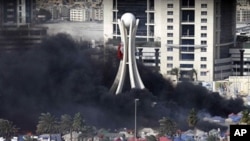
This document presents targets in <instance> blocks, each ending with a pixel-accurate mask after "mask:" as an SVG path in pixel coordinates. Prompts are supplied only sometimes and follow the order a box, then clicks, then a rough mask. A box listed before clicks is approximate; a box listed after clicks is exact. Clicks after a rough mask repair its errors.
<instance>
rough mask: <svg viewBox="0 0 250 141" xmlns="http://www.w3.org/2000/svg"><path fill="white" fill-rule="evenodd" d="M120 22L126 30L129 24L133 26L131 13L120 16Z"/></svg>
mask: <svg viewBox="0 0 250 141" xmlns="http://www.w3.org/2000/svg"><path fill="white" fill-rule="evenodd" d="M121 20H122V21H123V23H124V25H125V27H126V28H128V27H130V23H131V21H132V24H133V25H135V16H134V15H133V14H132V13H125V14H123V15H122V17H121Z"/></svg>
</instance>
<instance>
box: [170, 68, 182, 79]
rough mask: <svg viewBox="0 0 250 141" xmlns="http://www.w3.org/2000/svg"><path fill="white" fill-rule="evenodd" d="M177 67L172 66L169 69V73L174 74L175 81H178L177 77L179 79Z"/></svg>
mask: <svg viewBox="0 0 250 141" xmlns="http://www.w3.org/2000/svg"><path fill="white" fill-rule="evenodd" d="M179 73H180V72H179V69H178V68H173V69H172V70H171V75H175V76H176V81H177V82H178V79H179Z"/></svg>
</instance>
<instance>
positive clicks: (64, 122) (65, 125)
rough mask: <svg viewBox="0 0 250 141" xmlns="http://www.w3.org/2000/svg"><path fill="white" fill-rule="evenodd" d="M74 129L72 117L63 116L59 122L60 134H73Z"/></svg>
mask: <svg viewBox="0 0 250 141" xmlns="http://www.w3.org/2000/svg"><path fill="white" fill-rule="evenodd" d="M72 128H73V121H72V117H71V116H70V115H68V114H64V115H62V116H61V119H60V122H59V130H60V133H62V134H67V133H70V132H72Z"/></svg>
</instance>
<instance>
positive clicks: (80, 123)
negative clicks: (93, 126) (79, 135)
mask: <svg viewBox="0 0 250 141" xmlns="http://www.w3.org/2000/svg"><path fill="white" fill-rule="evenodd" d="M72 126H73V130H74V131H77V132H81V131H84V127H85V120H84V119H83V117H82V115H81V113H79V112H78V113H76V114H75V116H74V118H73V125H72Z"/></svg>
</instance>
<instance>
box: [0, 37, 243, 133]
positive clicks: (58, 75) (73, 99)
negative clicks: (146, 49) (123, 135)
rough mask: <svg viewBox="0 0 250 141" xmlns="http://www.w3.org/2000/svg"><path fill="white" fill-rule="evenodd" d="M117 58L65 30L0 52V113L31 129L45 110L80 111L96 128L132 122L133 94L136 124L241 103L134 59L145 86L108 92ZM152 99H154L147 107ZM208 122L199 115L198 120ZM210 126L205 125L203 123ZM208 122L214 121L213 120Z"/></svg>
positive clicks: (222, 111)
mask: <svg viewBox="0 0 250 141" xmlns="http://www.w3.org/2000/svg"><path fill="white" fill-rule="evenodd" d="M118 63H119V60H118V59H117V58H116V51H115V50H112V49H105V50H103V49H92V48H89V47H88V44H87V42H77V41H75V40H74V39H72V37H71V36H70V35H67V34H57V35H54V36H49V37H47V38H45V39H44V40H43V42H42V43H41V44H40V45H39V46H37V47H35V48H34V49H31V50H27V51H25V52H19V51H11V52H2V53H1V54H0V103H1V106H0V118H6V119H9V120H12V121H13V122H14V123H15V124H16V125H17V126H18V127H20V128H21V129H22V130H32V131H35V128H36V124H37V122H38V116H39V115H40V113H42V112H51V113H52V114H54V115H56V116H57V117H58V118H59V116H60V115H62V114H71V115H73V114H75V113H76V112H81V113H82V114H83V116H84V117H85V119H86V121H87V123H89V124H90V125H94V126H97V127H98V128H100V127H104V128H110V129H114V128H123V127H126V128H133V125H134V106H135V103H134V99H135V98H139V99H140V100H139V101H138V126H139V127H143V126H153V127H157V126H159V123H158V120H159V119H160V118H162V117H163V116H168V117H170V118H171V119H173V120H174V121H176V122H177V123H178V126H179V128H181V129H183V130H184V129H187V128H188V127H187V122H186V118H187V115H188V112H189V111H190V109H191V108H195V109H197V110H198V111H203V112H204V111H205V112H207V113H210V114H211V115H220V116H224V117H226V116H227V114H229V113H231V112H234V113H237V112H239V111H240V110H242V109H244V108H245V107H244V106H243V102H242V100H239V99H236V100H224V99H223V98H221V97H220V96H219V95H218V94H216V93H212V94H211V93H208V92H207V90H206V89H205V88H203V87H201V86H198V85H193V84H191V83H188V82H186V83H180V84H178V85H177V86H176V88H175V87H174V86H173V85H172V83H171V82H170V81H169V80H165V79H163V77H162V76H161V75H160V74H158V73H156V72H152V71H151V70H150V69H148V68H147V67H144V66H143V65H142V64H138V66H139V71H140V74H141V77H142V79H143V81H144V83H145V86H146V88H147V89H145V90H137V89H132V90H130V89H129V83H128V81H127V83H126V88H125V90H124V92H123V93H121V94H119V95H114V94H111V93H110V92H109V88H110V87H111V85H112V83H113V80H114V77H115V75H116V72H117V68H118ZM152 102H157V104H156V105H155V106H154V107H152ZM199 125H200V126H201V127H205V126H204V125H207V126H208V125H211V124H208V123H205V122H202V121H200V122H199V124H198V126H199ZM208 127H209V128H210V126H208ZM213 127H214V125H213Z"/></svg>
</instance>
